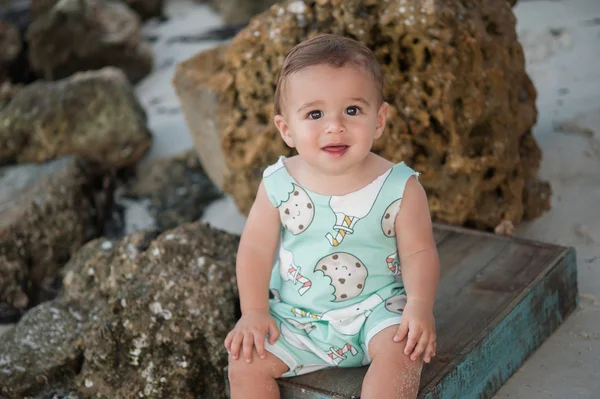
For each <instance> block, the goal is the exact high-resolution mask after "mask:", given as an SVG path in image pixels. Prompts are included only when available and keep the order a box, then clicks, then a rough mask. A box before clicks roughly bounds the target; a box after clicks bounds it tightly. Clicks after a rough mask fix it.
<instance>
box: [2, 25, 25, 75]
mask: <svg viewBox="0 0 600 399" xmlns="http://www.w3.org/2000/svg"><path fill="white" fill-rule="evenodd" d="M21 48H22V47H21V33H20V32H19V29H18V28H17V27H16V26H15V25H13V24H11V23H9V22H7V21H3V20H1V19H0V83H2V82H5V81H7V80H10V69H11V66H12V64H13V63H14V62H15V60H16V59H17V57H18V56H19V53H20V52H21Z"/></svg>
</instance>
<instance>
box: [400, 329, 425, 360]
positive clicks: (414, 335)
mask: <svg viewBox="0 0 600 399" xmlns="http://www.w3.org/2000/svg"><path fill="white" fill-rule="evenodd" d="M419 337H421V330H420V329H419V330H417V329H415V328H412V329H410V330H409V331H408V340H407V341H406V346H405V347H404V354H405V355H410V354H411V353H412V351H413V350H414V349H415V345H416V344H417V342H419Z"/></svg>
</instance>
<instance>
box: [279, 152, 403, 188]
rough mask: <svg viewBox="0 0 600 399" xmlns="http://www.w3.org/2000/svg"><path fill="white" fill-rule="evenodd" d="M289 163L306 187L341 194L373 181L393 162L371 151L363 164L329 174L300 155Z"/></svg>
mask: <svg viewBox="0 0 600 399" xmlns="http://www.w3.org/2000/svg"><path fill="white" fill-rule="evenodd" d="M294 158H295V159H291V160H290V161H291V162H289V163H288V164H289V166H288V172H289V173H290V174H291V175H292V177H293V178H294V179H295V180H296V181H297V182H298V184H300V185H301V186H303V187H304V188H306V189H308V190H310V191H312V192H315V193H319V194H323V195H331V196H341V195H345V194H348V193H352V192H354V191H357V190H359V189H361V188H362V187H364V186H366V185H367V184H369V183H371V182H372V181H373V180H375V179H376V178H377V177H379V176H380V175H382V174H383V173H385V171H386V170H388V169H389V168H391V167H392V166H393V164H392V163H391V162H389V161H388V160H386V159H384V158H382V157H380V156H379V155H376V154H373V153H370V154H369V155H368V156H367V157H365V159H364V161H363V162H361V164H357V165H355V166H354V167H353V168H352V169H349V170H348V171H347V172H344V173H343V174H335V175H334V174H328V173H327V172H325V171H322V170H315V169H314V168H313V167H311V166H310V165H309V164H307V163H306V162H304V161H303V160H302V159H300V158H299V157H294Z"/></svg>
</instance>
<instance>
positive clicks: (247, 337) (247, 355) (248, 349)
mask: <svg viewBox="0 0 600 399" xmlns="http://www.w3.org/2000/svg"><path fill="white" fill-rule="evenodd" d="M253 346H254V335H253V334H252V333H250V332H249V333H246V334H244V360H246V363H252V347H253Z"/></svg>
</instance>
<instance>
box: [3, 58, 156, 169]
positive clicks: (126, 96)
mask: <svg viewBox="0 0 600 399" xmlns="http://www.w3.org/2000/svg"><path fill="white" fill-rule="evenodd" d="M150 144H151V134H150V132H148V129H147V127H146V114H145V112H144V110H143V108H142V107H141V105H140V104H139V102H138V100H137V98H136V97H135V94H134V93H133V90H132V87H131V85H130V84H129V82H128V81H127V79H126V77H125V75H123V73H122V72H121V71H120V70H118V69H116V68H110V67H107V68H103V69H101V70H98V71H91V72H82V73H78V74H75V75H73V76H72V77H70V78H68V79H63V80H59V81H57V82H43V81H37V82H35V83H32V84H30V85H27V86H26V87H24V88H23V89H21V90H20V91H19V92H18V93H17V94H16V95H15V96H14V97H13V99H12V101H11V102H10V103H9V104H8V105H6V106H5V107H4V108H3V109H2V110H0V164H7V163H14V162H45V161H48V160H50V159H54V158H58V157H61V156H64V155H69V154H77V155H80V156H81V157H83V158H84V159H87V160H89V161H93V162H95V163H97V164H98V165H100V166H101V167H102V168H104V169H107V170H108V169H113V168H121V167H124V166H128V165H132V164H134V163H136V162H137V161H138V159H140V158H141V157H142V155H144V153H145V152H146V151H147V150H148V148H149V147H150Z"/></svg>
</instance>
